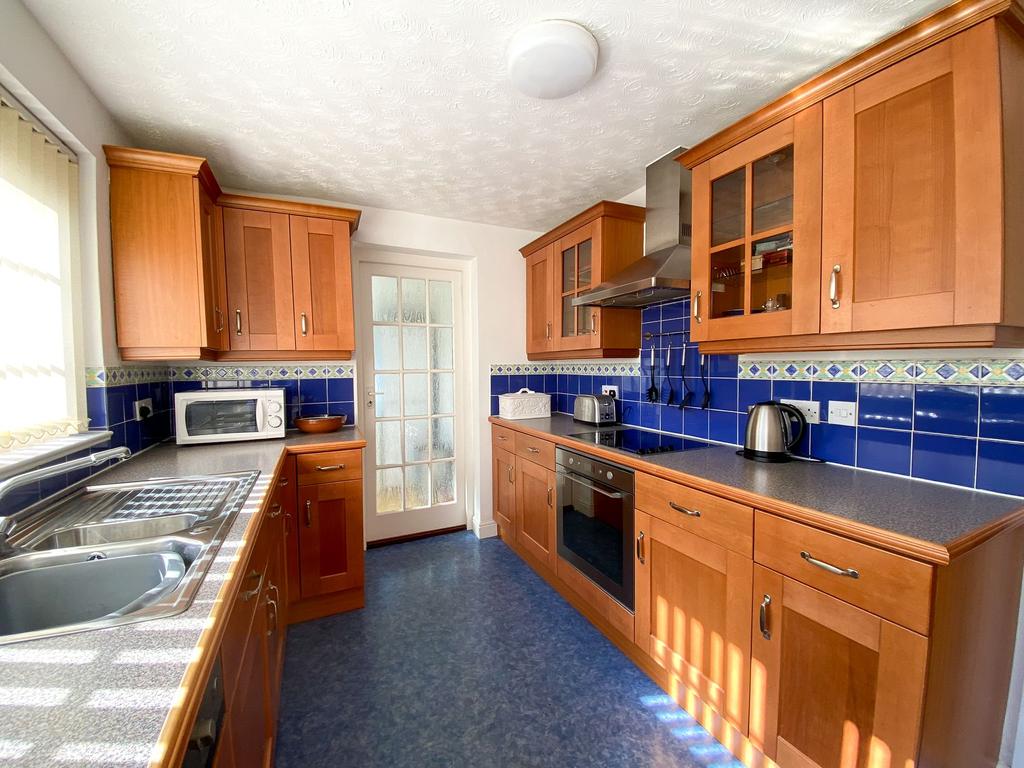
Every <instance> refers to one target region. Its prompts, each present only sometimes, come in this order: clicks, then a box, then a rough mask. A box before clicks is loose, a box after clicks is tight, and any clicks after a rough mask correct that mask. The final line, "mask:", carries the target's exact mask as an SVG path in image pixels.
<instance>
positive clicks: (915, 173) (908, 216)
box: [821, 24, 1002, 332]
mask: <svg viewBox="0 0 1024 768" xmlns="http://www.w3.org/2000/svg"><path fill="white" fill-rule="evenodd" d="M998 71H999V65H998V51H997V49H996V38H995V27H994V25H992V24H982V25H979V26H978V27H974V28H972V29H970V30H968V31H966V32H963V33H961V34H959V35H957V36H956V37H954V38H951V39H949V40H946V41H944V42H942V43H939V44H937V45H933V46H931V47H930V48H927V49H925V50H924V51H922V52H921V53H918V54H916V55H914V56H912V57H910V58H908V59H905V60H904V61H901V62H899V63H898V64H894V65H893V66H891V67H888V68H886V69H884V70H883V71H881V72H879V73H878V74H876V75H874V76H872V77H869V78H867V79H865V80H862V81H861V82H859V83H857V84H856V85H854V86H851V87H850V88H847V89H846V90H844V91H841V92H840V93H838V94H836V95H835V96H832V97H831V98H829V99H827V100H826V101H825V116H824V135H825V155H824V175H825V185H824V211H823V213H824V219H823V220H824V240H823V263H822V302H821V329H822V331H823V332H839V331H868V330H888V329H895V328H923V327H931V326H949V325H954V324H956V325H960V324H970V323H983V322H984V323H991V322H999V321H1000V319H1001V309H1002V302H1001V271H1000V270H1001V266H1000V265H1001V259H1002V243H1001V232H1002V226H1001V219H1000V211H1001V206H1000V205H999V201H1000V200H1001V199H1002V198H1001V196H1002V170H1001V162H1000V151H1001V150H1000V147H1001V144H1000V141H1001V139H1000V121H999V114H1000V95H999V82H998V74H997V73H998ZM832 296H834V300H833V298H832Z"/></svg>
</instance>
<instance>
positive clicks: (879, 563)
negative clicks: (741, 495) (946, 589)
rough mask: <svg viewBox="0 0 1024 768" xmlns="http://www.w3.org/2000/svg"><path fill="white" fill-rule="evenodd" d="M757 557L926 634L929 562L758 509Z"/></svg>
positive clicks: (756, 530) (930, 589)
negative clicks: (846, 570) (840, 571)
mask: <svg viewBox="0 0 1024 768" xmlns="http://www.w3.org/2000/svg"><path fill="white" fill-rule="evenodd" d="M754 559H755V560H756V561H757V562H759V563H761V564H762V565H766V566H768V567H769V568H771V569H772V570H774V571H778V572H779V573H783V574H785V575H786V576H790V577H792V578H794V579H797V580H798V581H802V582H803V583H804V584H808V585H810V586H812V587H815V588H816V589H820V590H821V591H822V592H825V593H827V594H830V595H833V596H835V597H838V598H839V599H840V600H845V601H846V602H848V603H852V604H853V605H856V606H858V607H859V608H863V609H864V610H866V611H870V612H871V613H874V614H876V615H878V616H881V617H883V618H885V619H889V620H890V621H893V622H895V623H897V624H900V625H902V626H904V627H906V628H907V629H912V630H914V631H915V632H920V633H921V634H923V635H927V634H928V629H929V617H930V615H931V596H932V570H933V569H932V567H931V566H930V565H926V564H925V563H919V562H917V561H916V560H911V559H909V558H906V557H903V556H902V555H896V554H893V553H892V552H886V551H885V550H882V549H878V548H876V547H872V546H869V545H867V544H861V543H859V542H856V541H851V540H850V539H847V538H844V537H842V536H837V535H835V534H833V533H826V532H825V531H819V530H818V529H817V528H811V527H810V526H807V525H803V524H801V523H795V522H793V521H792V520H786V519H784V518H781V517H776V516H775V515H770V514H768V513H766V512H760V511H758V512H757V514H756V516H755V518H754ZM813 561H817V564H816V563H815V562H813ZM828 566H831V567H833V568H838V569H842V570H845V569H852V570H853V571H856V574H857V576H856V578H853V576H852V573H851V574H850V575H840V574H837V573H834V572H832V571H831V570H829V569H828Z"/></svg>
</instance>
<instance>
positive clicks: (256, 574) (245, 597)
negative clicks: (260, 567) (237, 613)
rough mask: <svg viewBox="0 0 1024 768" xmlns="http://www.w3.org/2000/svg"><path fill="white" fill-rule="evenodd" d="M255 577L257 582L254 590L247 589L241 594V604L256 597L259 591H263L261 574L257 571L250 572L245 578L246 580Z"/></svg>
mask: <svg viewBox="0 0 1024 768" xmlns="http://www.w3.org/2000/svg"><path fill="white" fill-rule="evenodd" d="M257 577H258V579H259V580H258V581H257V582H256V586H255V587H254V588H252V589H248V590H246V591H245V592H243V593H242V600H243V602H244V601H248V600H252V599H253V598H254V597H256V595H258V594H259V593H260V590H261V589H263V574H262V573H260V572H259V571H252V572H250V573H249V575H248V576H246V577H245V578H246V579H255V578H257Z"/></svg>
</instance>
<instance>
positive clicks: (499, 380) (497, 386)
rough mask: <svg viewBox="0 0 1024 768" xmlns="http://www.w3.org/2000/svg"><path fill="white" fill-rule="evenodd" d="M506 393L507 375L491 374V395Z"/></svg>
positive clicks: (507, 391)
mask: <svg viewBox="0 0 1024 768" xmlns="http://www.w3.org/2000/svg"><path fill="white" fill-rule="evenodd" d="M508 393H509V388H508V376H502V375H495V376H491V394H492V395H507V394H508Z"/></svg>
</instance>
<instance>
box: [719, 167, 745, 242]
mask: <svg viewBox="0 0 1024 768" xmlns="http://www.w3.org/2000/svg"><path fill="white" fill-rule="evenodd" d="M746 187H747V169H746V167H743V168H737V169H736V170H735V171H733V172H732V173H730V174H728V175H726V176H722V177H721V178H720V179H715V180H714V181H713V182H711V245H713V246H714V245H721V244H722V243H728V242H731V241H732V240H738V239H739V238H741V237H743V236H744V234H745V233H746V207H747V198H746V195H747V189H746Z"/></svg>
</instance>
